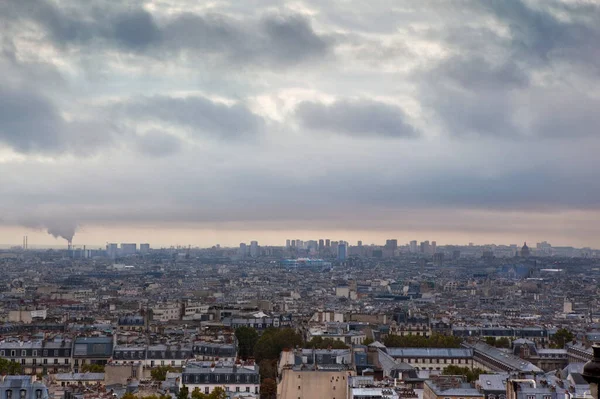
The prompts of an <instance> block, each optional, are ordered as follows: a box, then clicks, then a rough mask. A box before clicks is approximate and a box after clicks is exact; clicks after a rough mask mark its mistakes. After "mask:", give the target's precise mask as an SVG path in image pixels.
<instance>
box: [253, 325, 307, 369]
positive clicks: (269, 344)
mask: <svg viewBox="0 0 600 399" xmlns="http://www.w3.org/2000/svg"><path fill="white" fill-rule="evenodd" d="M302 341H303V340H302V335H300V334H299V333H298V332H296V330H294V329H293V328H282V329H275V328H269V329H267V330H266V331H265V332H264V333H263V334H262V335H261V337H260V338H259V339H258V341H257V342H256V345H255V346H254V357H255V358H256V361H257V362H260V361H261V360H263V359H279V354H280V353H281V351H282V350H283V349H285V348H294V347H296V346H299V345H302Z"/></svg>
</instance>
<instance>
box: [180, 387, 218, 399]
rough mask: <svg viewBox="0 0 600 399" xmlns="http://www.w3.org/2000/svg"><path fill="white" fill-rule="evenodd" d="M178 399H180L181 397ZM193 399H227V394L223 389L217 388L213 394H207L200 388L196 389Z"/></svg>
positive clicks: (193, 392)
mask: <svg viewBox="0 0 600 399" xmlns="http://www.w3.org/2000/svg"><path fill="white" fill-rule="evenodd" d="M177 399H180V398H179V396H178V397H177ZM192 399H227V392H226V391H225V390H224V389H223V388H221V387H216V388H215V389H213V391H212V392H211V393H208V394H207V393H202V391H201V390H200V388H194V390H193V391H192Z"/></svg>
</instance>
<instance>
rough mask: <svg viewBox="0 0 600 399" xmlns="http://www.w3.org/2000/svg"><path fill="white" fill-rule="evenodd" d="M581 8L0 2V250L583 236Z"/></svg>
mask: <svg viewBox="0 0 600 399" xmlns="http://www.w3.org/2000/svg"><path fill="white" fill-rule="evenodd" d="M598 20H600V11H599V7H598V5H597V4H596V3H593V2H583V1H582V2H575V1H567V0H543V1H541V0H540V1H535V0H528V1H525V0H521V1H519V0H507V1H493V2H488V1H476V0H472V1H465V2H460V6H456V4H453V2H435V1H419V2H414V1H394V2H387V1H372V2H368V3H359V2H346V1H344V2H341V1H331V2H323V1H316V0H307V1H285V2H284V1H243V2H221V1H215V2H206V3H202V2H200V3H199V2H196V1H169V0H161V1H141V0H136V1H129V2H107V1H90V2H80V1H61V2H55V1H50V0H42V1H36V2H31V1H3V2H1V4H0V21H1V24H2V31H1V32H0V35H1V37H0V38H1V41H0V45H1V51H0V70H1V71H2V74H0V169H1V173H0V187H2V189H1V196H0V243H3V244H7V245H11V244H14V245H16V244H20V242H21V238H22V236H23V235H28V236H29V237H30V240H31V241H30V242H31V243H32V244H38V245H62V244H64V243H65V241H64V240H63V239H62V238H60V237H65V236H66V237H69V236H71V235H72V234H74V233H75V238H74V240H73V241H74V242H79V243H82V244H83V243H87V244H103V243H105V242H107V241H118V242H120V241H131V240H134V241H140V242H152V243H153V244H154V245H175V244H178V243H179V244H182V245H185V244H190V245H201V246H210V245H214V244H216V243H221V244H222V245H236V244H237V243H239V242H241V241H249V240H251V239H257V240H259V241H261V242H262V243H265V244H271V245H275V244H277V245H281V242H282V239H281V238H282V236H299V237H305V238H307V239H308V238H309V237H311V238H318V237H320V236H331V237H338V238H343V239H346V240H349V241H354V240H358V239H362V240H364V241H365V242H380V241H382V240H384V239H385V238H389V237H396V238H398V239H400V240H401V241H403V242H408V240H411V239H413V238H416V239H419V240H422V239H437V240H438V242H440V243H463V244H466V243H468V242H476V243H480V244H483V243H491V242H497V243H507V244H508V243H519V244H520V243H522V242H524V241H531V242H538V241H541V240H548V241H550V242H553V243H556V244H560V245H574V246H590V247H597V246H598V245H597V237H598V236H599V233H600V231H599V229H600V223H599V222H600V213H599V211H598V210H599V208H598V207H599V205H600V204H599V202H598V201H599V198H600V185H598V184H597V181H598V177H599V176H598V170H600V168H599V166H600V165H599V163H600V161H599V157H598V149H599V148H600V147H599V140H600V138H599V137H598V130H597V129H598V126H599V125H600V123H599V122H600V116H599V113H598V112H597V110H598V109H600V99H599V97H598V94H597V93H599V92H600V90H599V88H600V87H599V83H598V82H599V81H598V73H599V72H598V71H599V66H600V53H599V52H598V51H597V50H596V47H597V43H598V42H599V39H600V27H599V25H600V24H598V23H597V21H598ZM46 232H48V233H49V234H47V233H46ZM55 236H56V237H59V238H55Z"/></svg>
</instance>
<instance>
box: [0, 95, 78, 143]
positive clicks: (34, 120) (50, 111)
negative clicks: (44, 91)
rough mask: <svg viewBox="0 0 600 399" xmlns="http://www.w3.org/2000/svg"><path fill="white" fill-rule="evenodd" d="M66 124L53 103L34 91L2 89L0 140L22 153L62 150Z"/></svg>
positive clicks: (0, 97)
mask: <svg viewBox="0 0 600 399" xmlns="http://www.w3.org/2000/svg"><path fill="white" fill-rule="evenodd" d="M65 128H66V123H65V121H64V120H63V119H62V118H61V116H60V114H59V111H58V110H57V109H56V107H55V106H54V105H53V103H52V102H51V101H50V100H48V99H47V98H44V97H43V96H41V95H38V94H36V93H34V92H27V91H24V90H22V89H12V88H9V87H2V86H0V141H2V142H3V143H4V144H5V145H8V146H9V147H12V148H14V149H15V150H17V151H21V152H35V151H39V150H51V151H57V150H61V149H62V147H63V146H64V144H65V143H64V142H63V140H62V137H61V134H62V132H63V131H64V130H65Z"/></svg>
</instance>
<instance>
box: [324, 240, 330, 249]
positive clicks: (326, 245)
mask: <svg viewBox="0 0 600 399" xmlns="http://www.w3.org/2000/svg"><path fill="white" fill-rule="evenodd" d="M330 246H331V240H330V239H329V238H326V239H325V248H329V247H330Z"/></svg>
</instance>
